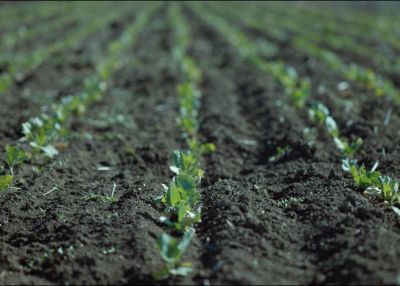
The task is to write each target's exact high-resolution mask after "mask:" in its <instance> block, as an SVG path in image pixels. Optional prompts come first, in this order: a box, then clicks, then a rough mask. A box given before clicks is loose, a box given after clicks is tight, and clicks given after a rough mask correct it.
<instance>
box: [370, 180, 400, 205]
mask: <svg viewBox="0 0 400 286" xmlns="http://www.w3.org/2000/svg"><path fill="white" fill-rule="evenodd" d="M365 193H366V194H368V195H374V196H378V197H381V198H382V200H384V201H385V202H388V203H390V204H393V203H400V192H399V180H398V179H396V178H391V177H388V176H379V177H378V180H376V182H374V185H372V186H369V187H368V188H367V189H366V191H365Z"/></svg>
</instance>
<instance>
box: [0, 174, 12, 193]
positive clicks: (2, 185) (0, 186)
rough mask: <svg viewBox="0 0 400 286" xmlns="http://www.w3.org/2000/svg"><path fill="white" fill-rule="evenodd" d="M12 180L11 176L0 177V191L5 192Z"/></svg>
mask: <svg viewBox="0 0 400 286" xmlns="http://www.w3.org/2000/svg"><path fill="white" fill-rule="evenodd" d="M13 179H14V178H13V176H11V175H5V176H0V190H2V191H4V190H7V189H8V188H9V187H10V186H11V184H12V182H13Z"/></svg>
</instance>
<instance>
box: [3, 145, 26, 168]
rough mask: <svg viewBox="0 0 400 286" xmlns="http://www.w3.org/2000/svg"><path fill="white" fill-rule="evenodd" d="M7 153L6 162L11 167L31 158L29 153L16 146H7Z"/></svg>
mask: <svg viewBox="0 0 400 286" xmlns="http://www.w3.org/2000/svg"><path fill="white" fill-rule="evenodd" d="M6 154H7V158H6V162H7V165H8V166H9V167H10V168H13V167H14V166H17V165H20V164H21V163H22V162H23V161H24V160H26V159H28V158H29V155H28V153H26V152H25V151H23V150H21V149H19V148H17V147H15V146H10V145H7V146H6Z"/></svg>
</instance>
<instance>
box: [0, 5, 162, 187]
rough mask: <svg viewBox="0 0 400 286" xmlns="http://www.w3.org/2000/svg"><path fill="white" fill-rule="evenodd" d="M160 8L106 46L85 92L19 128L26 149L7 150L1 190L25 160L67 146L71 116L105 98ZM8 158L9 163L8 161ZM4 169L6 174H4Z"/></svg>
mask: <svg viewBox="0 0 400 286" xmlns="http://www.w3.org/2000/svg"><path fill="white" fill-rule="evenodd" d="M158 7H159V4H153V5H148V7H147V8H146V10H143V11H141V12H139V14H138V15H137V17H136V19H135V21H134V22H133V23H132V24H131V25H129V26H128V27H127V28H126V29H125V30H124V32H123V33H122V35H121V36H120V37H119V38H118V39H117V40H115V41H113V42H110V43H109V45H108V50H107V55H106V57H104V59H103V60H100V62H99V63H98V65H97V70H96V74H95V75H93V76H91V77H88V78H86V79H85V80H84V90H83V91H82V92H79V93H77V94H75V95H70V96H66V97H63V98H62V100H61V102H59V103H56V104H53V105H52V106H51V108H50V111H49V112H48V113H42V114H40V115H39V116H37V117H34V118H31V119H29V120H28V121H27V122H25V123H23V124H22V133H23V134H24V137H23V138H21V142H22V143H26V144H25V145H26V147H25V148H23V149H22V148H19V147H17V146H7V148H6V157H7V158H6V164H7V167H8V168H4V167H3V170H1V173H2V174H4V175H2V176H0V189H2V190H5V189H9V188H12V186H13V181H14V168H15V167H16V166H18V165H19V164H22V163H23V162H24V161H25V160H28V159H30V160H32V161H33V162H38V161H39V160H42V161H43V160H49V159H51V158H53V157H55V156H56V155H58V154H59V151H58V150H57V149H56V147H55V146H64V145H65V144H60V143H62V142H66V141H67V140H68V137H69V133H70V131H69V129H68V123H69V122H70V121H71V118H72V117H73V116H74V115H77V116H82V115H83V114H84V113H85V112H86V111H87V109H88V108H89V107H90V106H91V105H93V104H94V103H96V102H99V101H101V100H102V99H103V97H104V96H105V94H106V92H107V90H108V89H109V86H110V79H111V78H112V76H113V75H114V74H115V72H116V71H118V70H119V69H120V68H121V67H122V65H123V64H124V63H125V55H124V53H125V51H126V50H127V49H128V48H130V47H131V46H132V45H134V44H135V42H136V40H137V38H138V36H139V34H140V31H141V30H142V29H143V28H144V27H145V26H146V25H147V23H148V21H149V19H150V17H151V15H152V14H153V13H154V11H155V9H156V8H158ZM10 158H11V159H10ZM6 169H7V170H6Z"/></svg>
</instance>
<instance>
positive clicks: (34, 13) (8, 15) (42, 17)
mask: <svg viewBox="0 0 400 286" xmlns="http://www.w3.org/2000/svg"><path fill="white" fill-rule="evenodd" d="M3 6H4V5H2V7H1V10H0V33H1V34H3V33H8V32H12V31H14V32H17V33H20V32H21V31H23V30H25V29H26V27H27V26H33V25H36V24H37V23H39V22H40V21H46V20H47V19H49V18H50V17H54V16H59V15H61V13H62V12H63V11H66V10H67V9H68V8H69V7H70V6H71V4H70V3H66V2H65V3H62V2H59V3H57V4H56V5H53V4H50V3H48V2H47V3H46V2H43V3H41V2H36V3H34V4H33V5H27V4H26V3H25V4H24V5H21V4H18V5H15V4H14V5H10V6H4V7H3Z"/></svg>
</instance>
